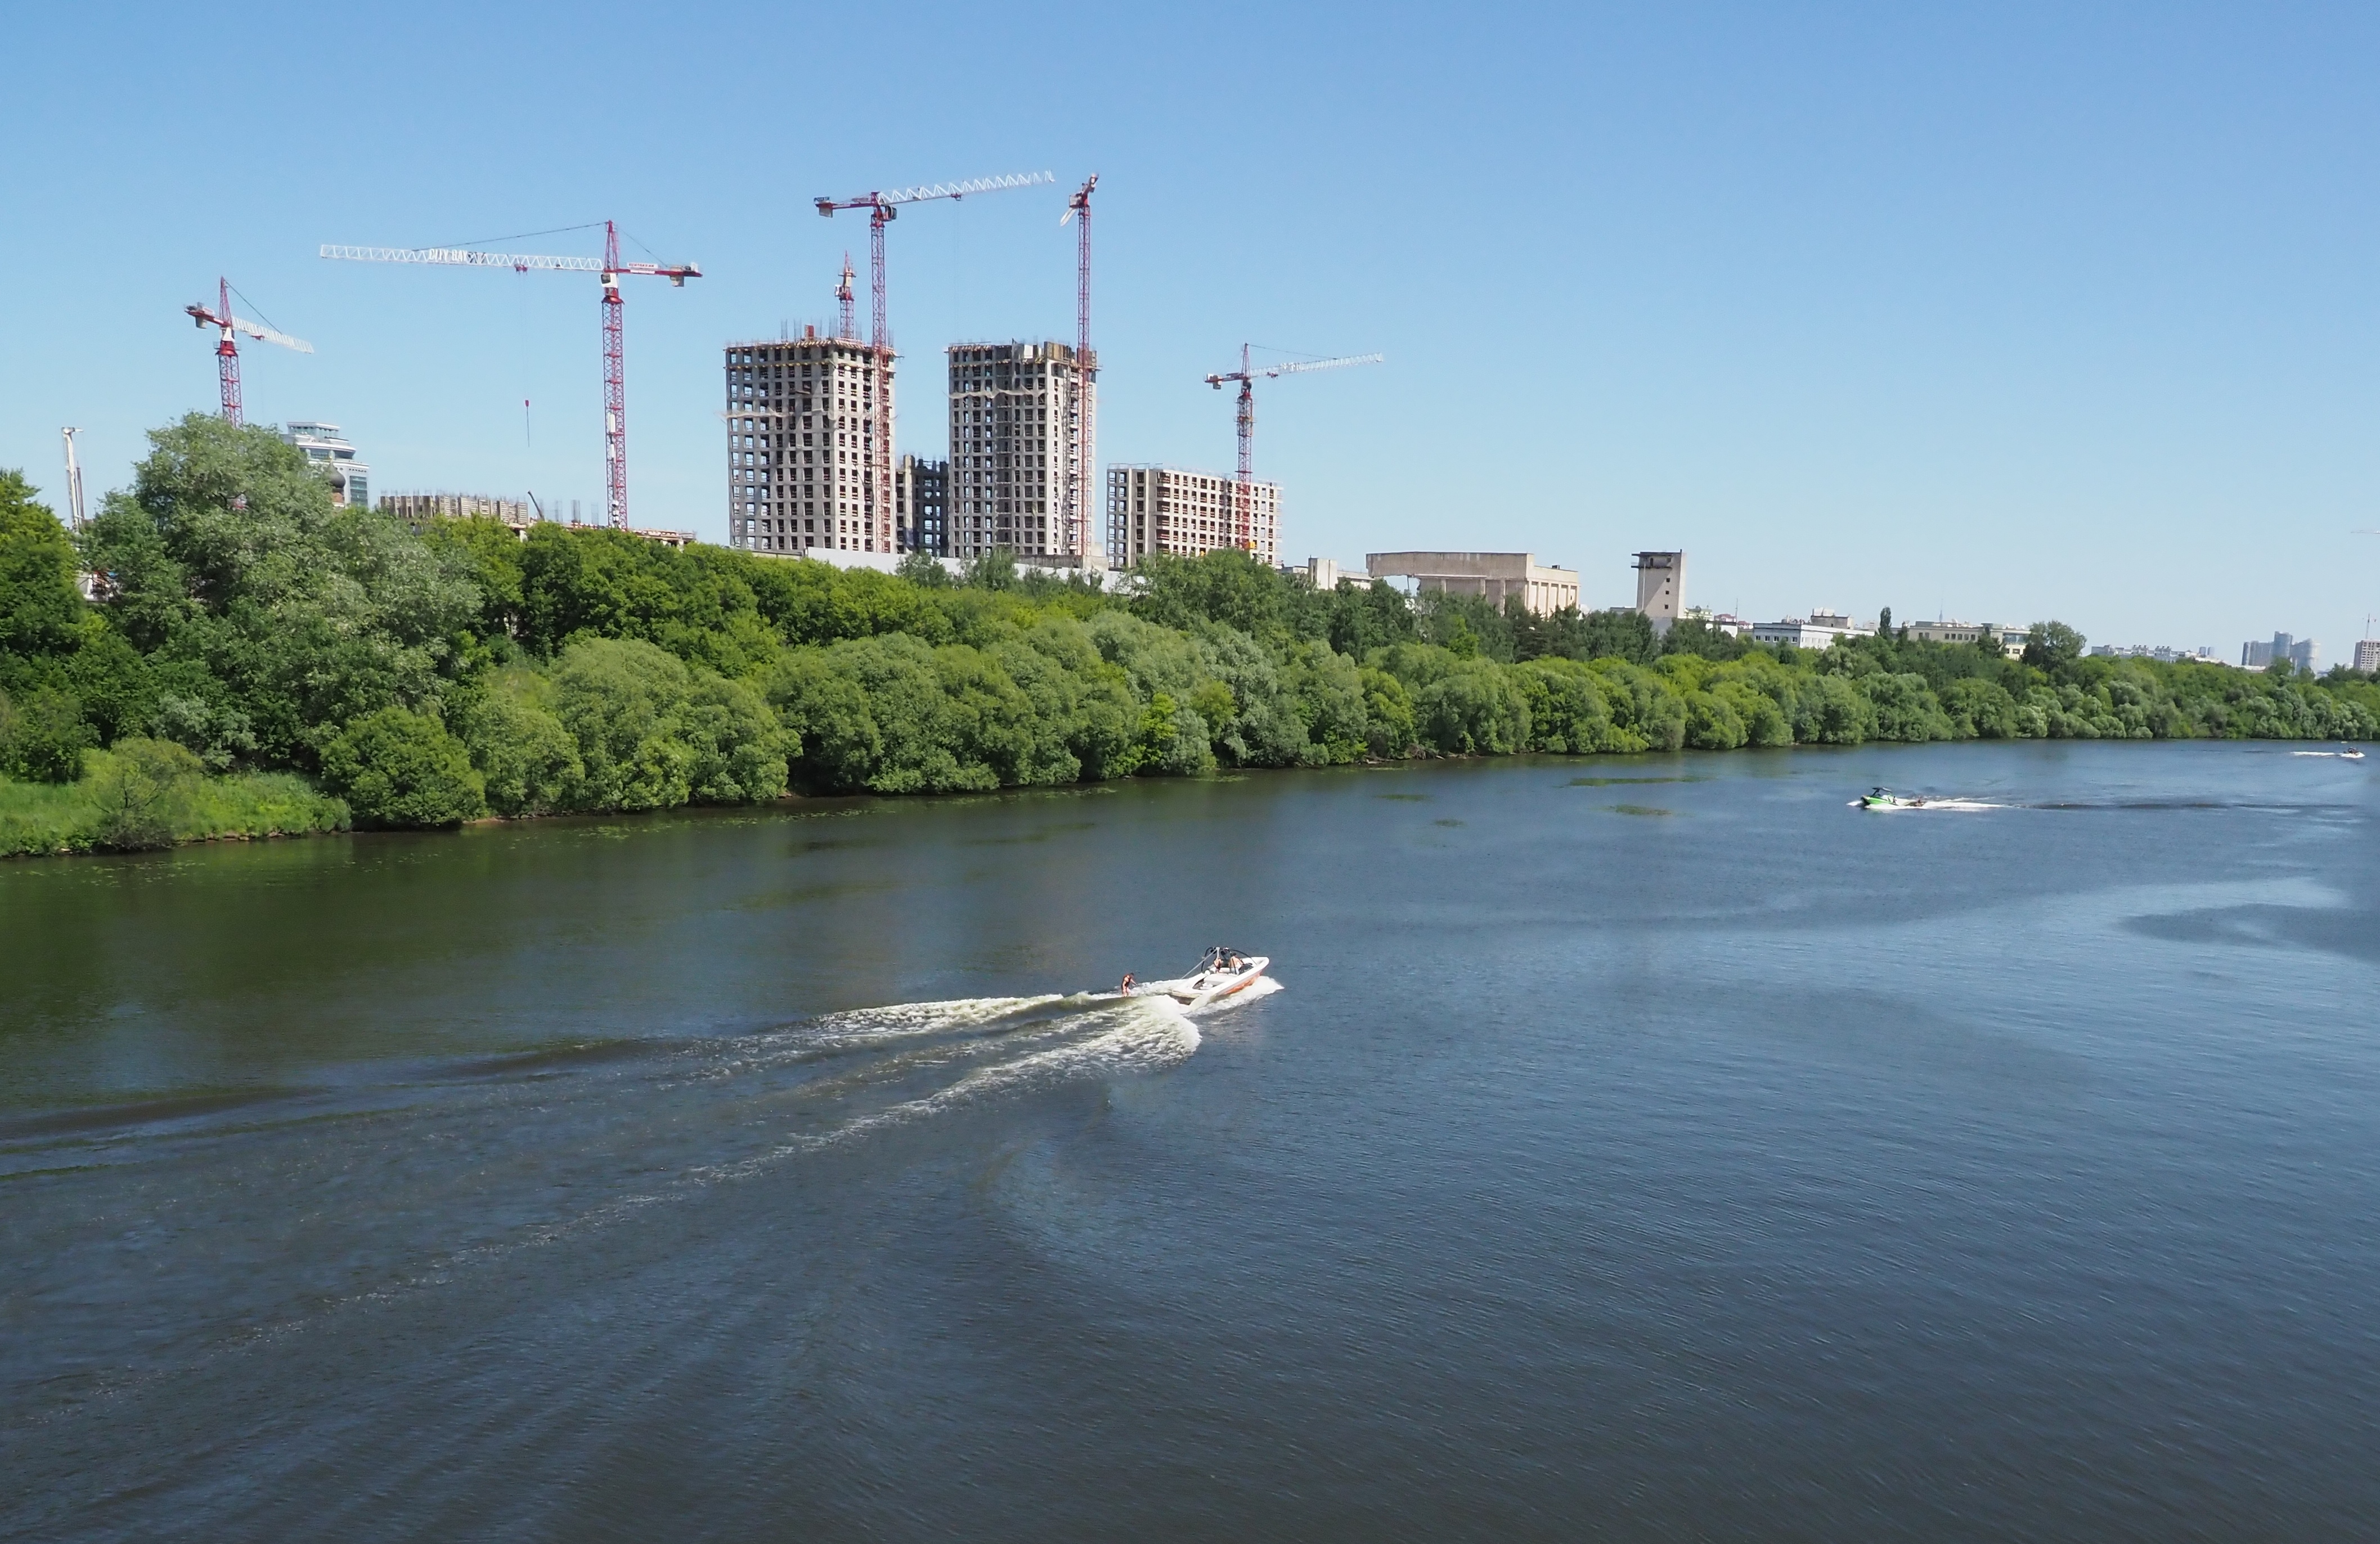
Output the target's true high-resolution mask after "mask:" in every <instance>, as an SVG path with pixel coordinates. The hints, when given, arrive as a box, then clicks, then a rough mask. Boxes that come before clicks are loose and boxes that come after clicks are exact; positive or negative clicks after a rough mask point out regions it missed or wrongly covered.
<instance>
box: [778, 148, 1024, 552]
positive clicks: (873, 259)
mask: <svg viewBox="0 0 2380 1544" xmlns="http://www.w3.org/2000/svg"><path fill="white" fill-rule="evenodd" d="M1057 180H1058V179H1057V178H1055V177H1053V176H1051V175H1050V174H1049V173H1047V172H1027V173H1022V174H1018V175H1012V176H1004V177H977V178H974V179H973V180H971V181H967V182H938V183H934V184H932V185H931V186H929V187H896V188H893V189H892V190H891V191H890V192H874V193H861V194H858V195H857V196H856V197H853V198H849V199H817V200H815V201H816V202H817V204H818V211H819V213H820V214H821V215H823V216H825V217H826V218H828V219H830V220H832V218H834V215H835V212H836V211H839V210H846V209H864V210H866V211H868V290H869V296H870V299H869V306H870V313H869V317H868V321H869V332H868V349H869V351H870V353H871V354H872V355H873V356H874V359H873V362H872V368H873V370H874V373H875V377H876V380H875V382H874V385H875V392H876V448H875V449H874V450H873V451H872V452H869V454H868V476H867V478H866V481H865V487H866V489H867V493H868V525H870V526H871V527H874V526H879V525H880V527H881V533H882V539H883V540H885V541H887V542H890V541H891V540H892V393H891V392H887V391H886V390H885V386H886V383H887V380H888V378H889V377H890V376H891V374H892V334H891V333H890V332H887V331H886V330H885V326H884V227H885V226H886V225H888V224H890V223H892V219H893V217H894V216H895V215H897V214H898V213H899V212H900V206H901V205H903V204H922V203H930V202H932V201H933V200H935V199H964V198H965V197H966V196H967V195H968V194H970V193H999V192H1002V191H1004V190H1006V189H1008V188H1011V187H1037V186H1038V185H1039V184H1042V183H1045V182H1055V181H1057ZM850 331H851V328H850V327H849V326H848V325H846V326H845V327H844V332H850Z"/></svg>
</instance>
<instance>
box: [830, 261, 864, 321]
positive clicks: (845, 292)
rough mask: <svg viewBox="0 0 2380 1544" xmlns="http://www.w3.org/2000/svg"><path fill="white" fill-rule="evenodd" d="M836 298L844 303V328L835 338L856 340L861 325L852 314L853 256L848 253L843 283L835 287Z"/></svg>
mask: <svg viewBox="0 0 2380 1544" xmlns="http://www.w3.org/2000/svg"><path fill="white" fill-rule="evenodd" d="M834 297H835V299H837V300H838V301H841V302H842V303H843V327H842V329H841V330H840V331H839V332H836V333H835V336H836V337H838V338H852V339H856V338H857V337H858V336H859V323H858V321H857V320H855V319H854V318H853V316H852V314H851V298H852V297H851V254H850V253H848V252H845V253H844V255H843V283H839V284H837V285H835V286H834Z"/></svg>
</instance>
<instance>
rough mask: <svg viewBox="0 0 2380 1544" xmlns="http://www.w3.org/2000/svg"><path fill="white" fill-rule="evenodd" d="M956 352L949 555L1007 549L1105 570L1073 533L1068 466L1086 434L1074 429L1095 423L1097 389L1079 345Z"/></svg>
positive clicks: (1092, 546)
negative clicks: (1077, 546) (1068, 521)
mask: <svg viewBox="0 0 2380 1544" xmlns="http://www.w3.org/2000/svg"><path fill="white" fill-rule="evenodd" d="M948 352H949V355H950V368H951V462H950V481H949V488H948V510H949V514H948V520H949V525H950V537H949V542H948V547H949V554H950V556H952V557H954V558H974V557H979V556H981V555H982V554H984V553H986V552H990V551H992V550H994V549H999V548H1006V549H1008V550H1010V551H1012V552H1014V553H1015V554H1016V555H1017V556H1018V557H1019V558H1040V559H1063V560H1066V561H1084V562H1087V563H1088V564H1089V565H1090V566H1094V567H1097V566H1103V565H1104V561H1105V559H1104V555H1103V554H1102V553H1100V551H1099V548H1098V546H1097V542H1096V538H1095V537H1093V535H1092V533H1090V532H1088V531H1086V532H1084V533H1083V537H1082V541H1083V546H1084V547H1085V549H1086V550H1085V551H1084V552H1082V553H1079V554H1078V553H1076V552H1075V551H1074V550H1073V544H1072V543H1071V542H1070V541H1069V540H1068V538H1067V534H1066V530H1065V495H1066V473H1067V464H1068V459H1069V456H1070V454H1071V453H1072V452H1074V451H1075V450H1076V449H1077V448H1078V447H1077V445H1076V443H1075V436H1076V434H1077V432H1079V430H1078V428H1075V427H1070V425H1074V424H1077V423H1079V424H1083V425H1087V423H1088V421H1089V420H1090V417H1091V416H1092V414H1094V413H1095V412H1096V411H1097V406H1098V403H1097V393H1098V390H1099V388H1098V384H1097V382H1096V380H1085V379H1084V375H1085V373H1086V372H1084V371H1083V370H1081V369H1080V368H1078V365H1079V364H1080V361H1079V359H1078V357H1077V356H1076V355H1075V349H1074V347H1073V345H1071V344H1060V343H1041V344H1028V343H1006V344H952V345H951V347H950V349H949V351H948ZM1078 406H1079V408H1080V410H1081V412H1080V416H1079V419H1078V420H1077V419H1075V418H1074V417H1073V415H1075V413H1076V411H1077V408H1078Z"/></svg>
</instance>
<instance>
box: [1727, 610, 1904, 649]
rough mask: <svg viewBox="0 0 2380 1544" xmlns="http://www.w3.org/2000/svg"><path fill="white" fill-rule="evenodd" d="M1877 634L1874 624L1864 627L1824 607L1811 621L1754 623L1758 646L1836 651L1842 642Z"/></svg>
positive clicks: (1754, 637) (1811, 613) (1809, 619)
mask: <svg viewBox="0 0 2380 1544" xmlns="http://www.w3.org/2000/svg"><path fill="white" fill-rule="evenodd" d="M1875 632H1876V625H1875V624H1874V623H1873V622H1871V623H1869V624H1868V625H1867V626H1864V627H1862V626H1860V625H1858V624H1857V623H1855V622H1853V621H1852V619H1851V618H1849V617H1847V616H1845V615H1843V614H1842V613H1841V612H1840V611H1831V610H1828V609H1826V608H1825V607H1823V606H1821V607H1818V608H1816V609H1813V610H1812V611H1811V612H1810V614H1809V615H1808V616H1807V617H1787V618H1785V619H1784V620H1783V621H1756V622H1754V623H1753V624H1752V641H1753V642H1754V643H1756V644H1791V645H1793V646H1794V647H1795V648H1832V647H1834V646H1835V645H1836V644H1837V643H1838V642H1839V641H1840V640H1841V639H1844V638H1857V637H1866V636H1871V635H1873V634H1874V633H1875Z"/></svg>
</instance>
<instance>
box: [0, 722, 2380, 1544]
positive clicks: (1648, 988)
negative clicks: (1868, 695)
mask: <svg viewBox="0 0 2380 1544" xmlns="http://www.w3.org/2000/svg"><path fill="white" fill-rule="evenodd" d="M2364 765H2371V766H2380V762H2375V763H2372V764H2357V763H2352V762H2348V761H2343V760H2338V759H2334V758H2325V757H2312V756H2300V755H2293V754H2290V748H2289V747H2288V746H2276V745H2265V744H2259V745H2213V744H2209V745H2193V744H2179V745H2131V744H2120V745H2109V744H2074V743H2065V744H2054V745H2033V744H2028V745H1961V746H1938V747H1930V748H1870V749H1865V750H1861V751H1854V752H1841V753H1828V752H1808V751H1804V752H1795V753H1782V754H1731V755H1725V756H1678V757H1636V758H1604V759H1598V760H1592V761H1567V760H1560V759H1538V760H1527V761H1518V762H1503V763H1481V764H1461V765H1457V764H1435V765H1417V766H1410V767H1402V768H1394V769H1374V770H1346V771H1338V772H1328V773H1298V774H1280V775H1264V776H1256V777H1249V778H1240V779H1234V780H1218V781H1212V782H1193V783H1161V782H1141V783H1135V784H1132V785H1129V786H1125V787H1118V788H1103V789H1097V790H1068V791H1063V792H1056V793H1034V794H1018V795H1011V796H1002V797H991V798H984V799H976V800H952V801H940V802H926V801H918V802H821V803H815V804H805V805H795V806H787V807H786V808H785V809H784V810H782V811H771V812H769V813H765V814H754V813H748V812H747V813H741V814H684V815H679V816H673V817H664V818H656V819H649V820H621V821H611V822H596V821H588V822H576V821H556V822H545V823H537V824H530V825H524V826H508V827H492V828H486V829H475V830H472V831H468V832H466V833H464V834H462V835H459V836H451V835H450V836H382V837H358V838H343V839H324V840H310V841H295V842H285V843H271V844H257V845H249V846H222V847H212V848H206V849H195V850H184V851H181V852H177V853H172V854H163V855H157V856H152V857H142V858H127V859H94V860H78V861H49V862H27V863H18V864H13V865H6V866H0V1534H5V1535H8V1536H12V1537H27V1538H74V1539H82V1538H105V1539H141V1540H154V1539H169V1538H192V1539H196V1538H207V1539H223V1538H274V1539H278V1538H341V1539H379V1538H391V1539H394V1538H523V1539H528V1538H571V1539H624V1540H625V1539H637V1540H649V1539H656V1538H673V1539H676V1538H721V1539H737V1540H765V1539H786V1540H804V1541H819V1540H835V1539H845V1538H851V1539H859V1538H885V1539H891V1538H923V1537H963V1538H984V1539H1017V1540H1026V1539H1047V1538H1085V1539H1111V1538H1184V1539H1284V1540H1286V1539H1298V1540H1335V1539H1348V1540H1359V1539H1360V1540H1379V1539H1415V1540H1420V1539H1443V1538H1480V1539H1489V1538H1493V1539H1516V1538H1584V1537H1595V1538H1619V1539H1633V1538H1646V1539H1653V1538H1660V1539H1673V1538H1779V1539H1812V1540H1820V1539H1825V1540H1840V1539H1845V1538H1909V1539H1960V1538H2024V1539H2108V1538H2159V1539H2171V1538H2347V1537H2372V1536H2373V1535H2374V1533H2375V1532H2380V1463H2375V1462H2374V1454H2375V1452H2380V1418H2375V1417H2380V1244H2375V1241H2374V1228H2375V1223H2380V1011H2375V1006H2374V990H2373V989H2374V983H2375V973H2376V972H2375V967H2380V862H2375V860H2380V841H2375V833H2380V824H2375V819H2374V816H2375V813H2380V798H2375V793H2380V787H2375V784H2380V778H2375V775H2374V773H2372V772H2367V771H2365V770H2364ZM1874 782H1889V783H1892V784H1894V785H1896V786H1900V787H1902V788H1904V789H1915V790H1928V791H1932V792H1936V793H1942V794H1961V795H1967V796H1970V797H1973V798H1974V799H1976V800H1978V801H1981V802H1985V803H1991V804H1997V805H2000V806H2004V807H1998V808H1989V809H1976V810H1961V811H1926V810H1920V811H1912V812H1904V813H1899V814H1862V813H1860V812H1858V811H1856V810H1853V809H1851V808H1848V807H1847V801H1849V800H1850V799H1852V797H1853V796H1854V795H1855V794H1857V793H1858V792H1860V791H1861V790H1863V789H1864V787H1865V786H1866V785H1868V784H1870V783H1874ZM1217 941H1223V942H1229V943H1233V944H1235V945H1238V946H1240V947H1245V948H1246V949H1249V950H1251V951H1253V952H1260V953H1266V954H1269V955H1272V956H1273V957H1274V958H1275V964H1274V967H1273V971H1272V975H1271V979H1272V980H1273V981H1275V982H1277V983H1279V990H1277V991H1271V992H1270V993H1269V995H1263V996H1261V997H1258V998H1256V999H1254V1000H1250V1001H1245V1002H1243V1003H1241V1004H1238V1005H1236V1006H1233V1007H1222V1008H1215V1009H1208V1010H1206V1011H1204V1012H1201V1013H1199V1014H1196V1015H1184V1014H1182V1013H1179V1012H1176V1011H1172V1010H1171V1009H1169V1008H1165V1007H1158V1006H1155V1005H1152V1004H1147V1003H1137V1004H1130V1005H1118V1004H1115V1003H1112V1002H1111V1003H1095V1002H1089V1001H1086V1000H1083V999H1081V998H1079V997H1077V998H1072V999H1070V998H1068V997H1066V996H1064V995H1063V994H1066V993H1069V992H1073V991H1075V990H1077V989H1080V988H1085V987H1090V986H1095V985H1105V984H1109V983H1112V982H1113V980H1114V978H1115V977H1116V976H1117V975H1118V974H1119V973H1120V972H1122V971H1124V970H1126V969H1132V970H1136V971H1139V972H1140V973H1142V974H1143V975H1144V976H1147V975H1150V974H1155V973H1172V972H1174V971H1178V970H1180V969H1181V968H1183V967H1184V966H1186V965H1187V964H1188V963H1189V961H1190V960H1191V959H1195V958H1196V955H1197V954H1198V953H1199V951H1200V950H1201V949H1202V948H1204V947H1206V946H1207V945H1208V944H1210V943H1214V942H1217Z"/></svg>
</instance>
